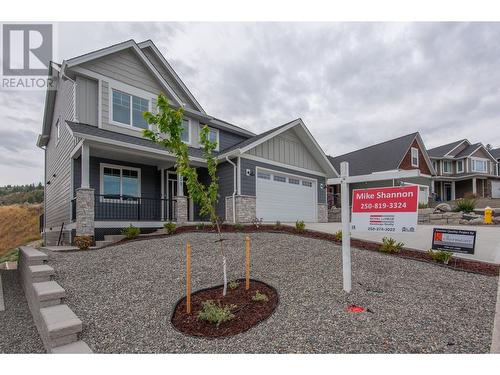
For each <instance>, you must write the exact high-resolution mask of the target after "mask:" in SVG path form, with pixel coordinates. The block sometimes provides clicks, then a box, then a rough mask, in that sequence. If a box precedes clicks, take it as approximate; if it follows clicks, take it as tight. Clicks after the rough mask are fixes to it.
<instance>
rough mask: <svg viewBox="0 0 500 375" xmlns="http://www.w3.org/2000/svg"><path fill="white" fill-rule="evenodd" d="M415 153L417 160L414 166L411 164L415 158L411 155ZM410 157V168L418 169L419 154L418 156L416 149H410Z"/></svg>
mask: <svg viewBox="0 0 500 375" xmlns="http://www.w3.org/2000/svg"><path fill="white" fill-rule="evenodd" d="M414 152H416V153H417V155H416V158H417V163H416V164H413V158H414V157H415V155H413V153H414ZM410 156H411V166H412V167H418V163H419V160H418V159H419V154H418V148H416V147H412V148H411V152H410Z"/></svg>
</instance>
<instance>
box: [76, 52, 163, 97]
mask: <svg viewBox="0 0 500 375" xmlns="http://www.w3.org/2000/svg"><path fill="white" fill-rule="evenodd" d="M81 66H82V67H83V68H85V69H88V70H91V71H93V72H96V73H99V74H102V75H103V76H106V77H110V78H112V79H114V80H116V81H119V82H123V83H126V84H127V85H130V86H134V87H137V88H140V89H142V90H145V91H148V92H151V93H153V94H158V93H160V92H163V91H165V90H164V89H163V88H162V87H161V85H160V84H159V82H158V80H157V78H156V77H154V76H153V74H152V73H151V72H150V71H149V69H148V67H147V66H145V65H144V63H143V62H142V61H141V60H140V59H139V57H137V56H136V55H135V53H134V52H132V51H131V50H124V51H120V52H116V53H113V54H111V55H108V56H105V57H101V58H99V59H95V60H92V61H89V62H86V63H83V64H81Z"/></svg>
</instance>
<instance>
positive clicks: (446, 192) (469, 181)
mask: <svg viewBox="0 0 500 375" xmlns="http://www.w3.org/2000/svg"><path fill="white" fill-rule="evenodd" d="M434 194H435V196H436V201H437V202H449V201H454V200H456V199H460V198H464V197H465V196H466V195H468V194H474V195H476V196H477V197H478V198H485V197H487V196H488V179H487V178H486V177H468V178H463V179H451V178H448V179H447V178H443V179H437V180H435V181H434Z"/></svg>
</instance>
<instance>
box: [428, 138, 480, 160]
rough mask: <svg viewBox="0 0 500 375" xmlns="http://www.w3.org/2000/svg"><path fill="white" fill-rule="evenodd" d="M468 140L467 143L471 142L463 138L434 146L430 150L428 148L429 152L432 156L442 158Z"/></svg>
mask: <svg viewBox="0 0 500 375" xmlns="http://www.w3.org/2000/svg"><path fill="white" fill-rule="evenodd" d="M464 142H466V143H467V144H470V143H469V141H468V140H467V139H461V140H459V141H455V142H451V143H447V144H445V145H442V146H438V147H434V148H431V149H429V150H427V153H428V154H429V156H430V157H431V158H442V157H444V156H446V155H448V154H449V153H450V152H452V151H453V150H454V149H456V148H457V147H458V146H460V145H461V144H462V143H464Z"/></svg>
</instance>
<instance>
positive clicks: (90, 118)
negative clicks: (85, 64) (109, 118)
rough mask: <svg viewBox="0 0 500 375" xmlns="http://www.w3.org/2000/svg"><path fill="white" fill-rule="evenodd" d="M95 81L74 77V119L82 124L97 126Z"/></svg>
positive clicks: (96, 85)
mask: <svg viewBox="0 0 500 375" xmlns="http://www.w3.org/2000/svg"><path fill="white" fill-rule="evenodd" d="M97 87H98V84H97V81H95V80H92V79H88V78H83V77H80V76H77V77H76V119H77V121H79V122H83V123H84V124H89V125H94V126H97V116H98V115H97V112H98V111H97V103H98V91H97V90H98V89H97Z"/></svg>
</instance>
